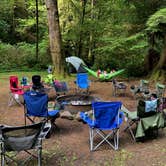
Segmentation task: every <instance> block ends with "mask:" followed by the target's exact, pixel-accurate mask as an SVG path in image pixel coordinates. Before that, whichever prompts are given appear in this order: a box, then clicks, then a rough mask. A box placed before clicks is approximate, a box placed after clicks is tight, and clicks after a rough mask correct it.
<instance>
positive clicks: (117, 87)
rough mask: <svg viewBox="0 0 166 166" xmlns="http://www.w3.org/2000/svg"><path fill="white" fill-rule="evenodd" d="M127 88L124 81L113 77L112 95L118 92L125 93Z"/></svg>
mask: <svg viewBox="0 0 166 166" xmlns="http://www.w3.org/2000/svg"><path fill="white" fill-rule="evenodd" d="M126 89H127V85H126V84H125V83H124V82H118V81H116V80H115V79H113V80H112V92H113V96H116V95H117V94H119V93H122V94H124V95H125V93H126Z"/></svg>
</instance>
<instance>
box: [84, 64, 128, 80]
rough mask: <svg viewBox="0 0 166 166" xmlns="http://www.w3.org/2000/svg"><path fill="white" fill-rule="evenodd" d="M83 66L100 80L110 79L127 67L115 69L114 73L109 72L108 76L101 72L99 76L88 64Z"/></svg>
mask: <svg viewBox="0 0 166 166" xmlns="http://www.w3.org/2000/svg"><path fill="white" fill-rule="evenodd" d="M83 67H84V68H85V69H86V70H87V72H88V73H89V74H91V75H93V76H94V77H96V78H98V79H100V80H110V79H111V78H113V77H116V76H118V75H120V74H122V73H123V72H124V71H125V69H121V70H118V71H115V72H113V73H108V74H107V75H106V76H105V75H104V74H100V75H99V77H98V75H97V72H96V71H93V70H91V69H89V68H88V67H86V66H83Z"/></svg>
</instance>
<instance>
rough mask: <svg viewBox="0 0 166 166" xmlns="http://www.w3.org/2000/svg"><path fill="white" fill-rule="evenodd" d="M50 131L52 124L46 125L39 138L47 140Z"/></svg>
mask: <svg viewBox="0 0 166 166" xmlns="http://www.w3.org/2000/svg"><path fill="white" fill-rule="evenodd" d="M50 130H51V123H45V125H44V127H43V130H42V131H41V132H40V135H39V138H40V139H45V138H46V136H47V134H48V132H49V131H50Z"/></svg>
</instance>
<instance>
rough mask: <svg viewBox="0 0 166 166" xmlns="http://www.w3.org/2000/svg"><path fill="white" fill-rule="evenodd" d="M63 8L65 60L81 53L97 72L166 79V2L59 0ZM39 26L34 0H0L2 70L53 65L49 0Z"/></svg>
mask: <svg viewBox="0 0 166 166" xmlns="http://www.w3.org/2000/svg"><path fill="white" fill-rule="evenodd" d="M46 1H48V0H46ZM58 11H59V13H58V14H59V15H58V16H59V20H60V33H61V37H62V48H63V55H64V56H63V58H64V61H65V57H68V56H78V57H80V58H81V59H83V60H84V61H85V63H86V64H87V65H88V66H89V67H90V68H92V69H94V70H97V69H98V68H100V69H103V70H107V71H108V72H109V71H110V70H111V69H116V70H118V69H122V68H125V69H126V72H127V75H128V76H132V77H142V76H147V75H148V76H150V77H151V78H154V79H161V80H163V79H165V78H166V77H165V76H166V1H165V0H146V1H145V0H139V1H138V0H58ZM36 24H37V22H36V1H35V0H0V64H1V65H0V71H14V70H30V69H31V70H42V69H46V68H47V66H48V65H49V64H52V58H51V54H50V45H49V37H48V36H49V34H48V19H47V10H46V4H45V1H44V0H38V29H36V27H37V26H36ZM37 34H38V36H37ZM36 43H37V44H38V50H37V51H38V52H37V53H36V45H37V44H36Z"/></svg>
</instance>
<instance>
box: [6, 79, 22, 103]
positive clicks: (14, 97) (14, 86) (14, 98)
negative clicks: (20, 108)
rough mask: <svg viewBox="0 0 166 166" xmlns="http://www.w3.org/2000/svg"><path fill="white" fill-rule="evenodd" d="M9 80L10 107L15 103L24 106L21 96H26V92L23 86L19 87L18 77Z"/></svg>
mask: <svg viewBox="0 0 166 166" xmlns="http://www.w3.org/2000/svg"><path fill="white" fill-rule="evenodd" d="M9 79H10V98H9V103H8V106H11V105H12V104H13V102H16V103H17V104H19V105H22V104H21V102H20V96H22V95H23V94H24V91H23V89H22V87H21V86H18V77H17V76H10V78H9Z"/></svg>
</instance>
